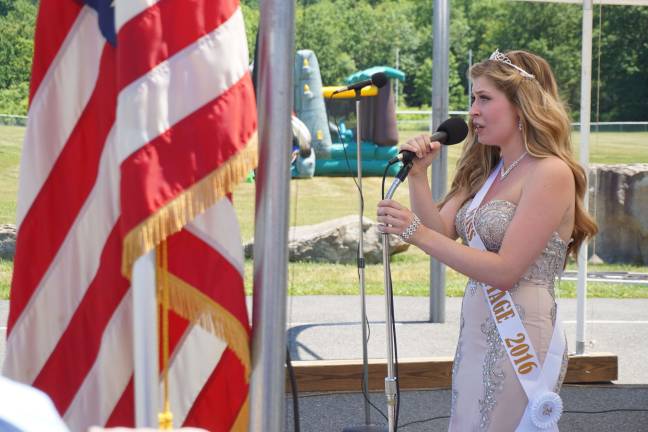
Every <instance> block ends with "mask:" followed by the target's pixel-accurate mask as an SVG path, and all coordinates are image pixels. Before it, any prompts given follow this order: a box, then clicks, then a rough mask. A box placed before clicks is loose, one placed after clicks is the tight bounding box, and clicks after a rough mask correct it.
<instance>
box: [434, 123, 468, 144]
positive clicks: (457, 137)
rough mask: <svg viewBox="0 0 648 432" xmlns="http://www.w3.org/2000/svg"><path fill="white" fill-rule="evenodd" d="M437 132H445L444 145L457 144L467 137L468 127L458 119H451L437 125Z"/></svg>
mask: <svg viewBox="0 0 648 432" xmlns="http://www.w3.org/2000/svg"><path fill="white" fill-rule="evenodd" d="M437 131H441V132H445V133H447V134H448V139H447V140H446V142H445V144H447V145H450V144H457V143H459V142H461V141H463V140H464V139H466V136H467V135H468V125H467V124H466V122H465V121H464V120H463V119H461V118H458V117H452V118H449V119H448V120H446V121H444V122H443V123H441V125H439V127H438V128H437Z"/></svg>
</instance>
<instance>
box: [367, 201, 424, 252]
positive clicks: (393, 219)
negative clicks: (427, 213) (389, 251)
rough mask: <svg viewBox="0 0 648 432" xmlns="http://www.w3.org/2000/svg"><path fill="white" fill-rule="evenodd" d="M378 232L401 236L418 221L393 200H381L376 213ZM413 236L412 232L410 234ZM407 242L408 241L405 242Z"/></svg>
mask: <svg viewBox="0 0 648 432" xmlns="http://www.w3.org/2000/svg"><path fill="white" fill-rule="evenodd" d="M376 214H377V221H378V231H380V232H382V233H388V234H396V235H398V236H401V238H402V234H403V232H404V231H405V230H406V229H407V228H408V227H409V226H410V225H411V224H412V223H413V222H414V220H415V219H418V218H417V217H416V215H415V214H414V213H413V212H412V211H411V210H410V209H408V208H407V207H403V206H402V205H400V204H399V203H397V202H396V201H394V200H389V199H386V200H382V201H380V202H379V203H378V208H377V211H376ZM411 234H413V232H412V233H411ZM407 241H408V242H409V239H408V240H407Z"/></svg>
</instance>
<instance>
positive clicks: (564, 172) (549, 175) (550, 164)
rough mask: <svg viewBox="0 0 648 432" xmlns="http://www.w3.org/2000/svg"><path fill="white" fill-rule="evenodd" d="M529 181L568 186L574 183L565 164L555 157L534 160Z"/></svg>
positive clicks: (570, 171)
mask: <svg viewBox="0 0 648 432" xmlns="http://www.w3.org/2000/svg"><path fill="white" fill-rule="evenodd" d="M529 180H530V181H533V182H538V181H541V182H543V183H549V184H563V185H564V184H569V183H573V182H574V174H573V173H572V170H571V168H570V167H569V165H567V162H565V161H564V160H562V159H560V158H559V157H556V156H549V157H545V158H539V159H536V162H535V164H534V167H533V169H532V170H531V174H530V176H529Z"/></svg>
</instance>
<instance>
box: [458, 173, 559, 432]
mask: <svg viewBox="0 0 648 432" xmlns="http://www.w3.org/2000/svg"><path fill="white" fill-rule="evenodd" d="M502 163H503V162H502V161H500V163H499V165H498V166H497V167H496V168H495V169H494V170H493V172H492V173H491V175H490V176H489V177H488V180H486V183H484V185H483V186H482V187H481V189H480V190H479V192H477V195H476V196H475V198H474V199H473V201H472V203H471V204H470V207H469V208H468V212H467V213H466V237H467V238H468V243H469V245H470V247H473V248H475V249H480V250H484V251H485V250H486V247H485V246H484V243H483V242H482V240H481V238H480V237H479V234H478V233H477V231H476V229H475V225H474V216H475V212H476V210H477V209H478V208H479V205H480V204H481V202H482V201H483V200H484V196H485V195H486V193H487V192H488V190H489V189H490V187H491V185H492V184H493V181H494V180H495V176H496V175H497V173H499V171H500V169H501V168H502ZM481 285H482V288H483V290H484V297H485V300H486V304H487V306H488V310H489V311H490V314H491V317H492V318H493V321H494V322H495V324H496V325H497V330H498V332H499V335H500V338H501V340H502V343H503V345H504V349H505V350H506V354H507V355H508V358H509V360H510V361H511V365H512V366H513V370H514V371H515V374H516V375H517V377H518V380H519V381H520V384H521V385H522V388H523V389H524V392H525V393H526V395H527V399H528V401H529V403H528V404H527V407H526V409H525V410H524V415H523V416H522V420H521V421H520V424H519V425H518V427H517V429H516V431H517V432H527V431H558V426H557V423H558V419H559V418H560V415H561V414H562V400H561V399H560V396H558V395H557V394H556V393H554V392H553V388H554V387H555V385H556V383H557V381H558V379H559V375H560V369H561V366H562V359H563V353H564V351H565V337H564V332H563V330H562V322H561V320H560V316H559V314H558V310H557V306H556V324H555V325H554V331H553V335H552V337H551V342H550V344H549V350H548V351H547V355H546V357H545V360H544V364H543V365H542V366H541V365H540V360H539V358H538V355H537V354H536V352H535V349H534V348H533V344H532V343H531V339H530V338H529V335H528V334H527V332H526V329H525V328H524V324H522V320H521V319H520V317H519V315H518V311H517V310H516V308H515V303H513V299H512V298H511V294H509V293H508V292H507V291H500V290H499V289H497V288H494V287H491V286H487V285H485V284H481Z"/></svg>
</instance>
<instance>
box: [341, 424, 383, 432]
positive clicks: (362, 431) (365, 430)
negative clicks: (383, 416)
mask: <svg viewBox="0 0 648 432" xmlns="http://www.w3.org/2000/svg"><path fill="white" fill-rule="evenodd" d="M342 432H387V426H378V425H362V426H347V427H345V428H344V429H342Z"/></svg>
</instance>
